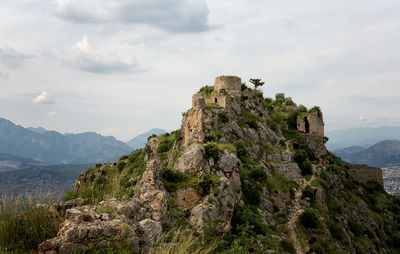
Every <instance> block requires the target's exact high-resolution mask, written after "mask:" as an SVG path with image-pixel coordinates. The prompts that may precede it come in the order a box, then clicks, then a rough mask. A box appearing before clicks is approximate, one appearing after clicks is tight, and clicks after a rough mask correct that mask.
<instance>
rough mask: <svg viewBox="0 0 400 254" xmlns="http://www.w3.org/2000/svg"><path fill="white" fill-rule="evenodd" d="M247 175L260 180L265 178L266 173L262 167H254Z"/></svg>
mask: <svg viewBox="0 0 400 254" xmlns="http://www.w3.org/2000/svg"><path fill="white" fill-rule="evenodd" d="M249 177H250V178H252V179H254V180H257V181H260V182H262V181H265V180H267V173H265V170H264V169H262V168H255V169H253V170H252V171H251V172H250V174H249Z"/></svg>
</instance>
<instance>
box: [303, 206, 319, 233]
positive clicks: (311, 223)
mask: <svg viewBox="0 0 400 254" xmlns="http://www.w3.org/2000/svg"><path fill="white" fill-rule="evenodd" d="M299 222H300V224H301V225H302V226H304V227H305V228H316V227H317V226H318V217H317V215H316V214H315V212H314V211H313V210H311V209H307V210H305V211H304V212H303V213H302V214H301V215H300V217H299Z"/></svg>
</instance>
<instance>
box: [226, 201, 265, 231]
mask: <svg viewBox="0 0 400 254" xmlns="http://www.w3.org/2000/svg"><path fill="white" fill-rule="evenodd" d="M231 223H232V232H233V233H238V231H239V228H240V227H241V226H244V225H250V226H253V232H254V233H255V234H261V235H264V234H265V232H266V227H265V225H264V224H263V223H262V221H261V217H260V214H259V213H258V211H257V208H255V207H251V206H242V205H235V208H234V209H233V217H232V220H231Z"/></svg>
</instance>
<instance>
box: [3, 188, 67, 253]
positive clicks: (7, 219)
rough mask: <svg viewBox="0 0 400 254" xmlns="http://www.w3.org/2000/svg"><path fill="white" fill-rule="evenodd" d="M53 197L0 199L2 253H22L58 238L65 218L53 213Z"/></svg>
mask: <svg viewBox="0 0 400 254" xmlns="http://www.w3.org/2000/svg"><path fill="white" fill-rule="evenodd" d="M52 203H53V197H52V196H50V195H39V196H38V197H35V198H34V197H32V196H30V195H23V196H2V197H1V199H0V252H1V253H23V252H30V251H33V250H36V249H37V246H38V244H39V243H41V242H43V241H45V240H46V239H49V238H52V237H54V236H56V235H57V231H58V227H59V225H60V223H61V222H62V218H61V217H60V216H59V215H58V214H56V213H53V212H50V211H49V209H48V206H49V205H50V204H52Z"/></svg>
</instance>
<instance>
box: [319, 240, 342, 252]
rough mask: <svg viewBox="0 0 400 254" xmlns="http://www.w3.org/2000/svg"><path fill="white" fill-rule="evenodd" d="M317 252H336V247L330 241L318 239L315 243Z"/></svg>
mask: <svg viewBox="0 0 400 254" xmlns="http://www.w3.org/2000/svg"><path fill="white" fill-rule="evenodd" d="M313 250H314V252H315V253H316V254H336V253H338V252H337V251H336V250H335V247H334V246H333V245H332V244H331V243H330V242H328V241H318V242H316V243H315V244H314V245H313Z"/></svg>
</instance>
